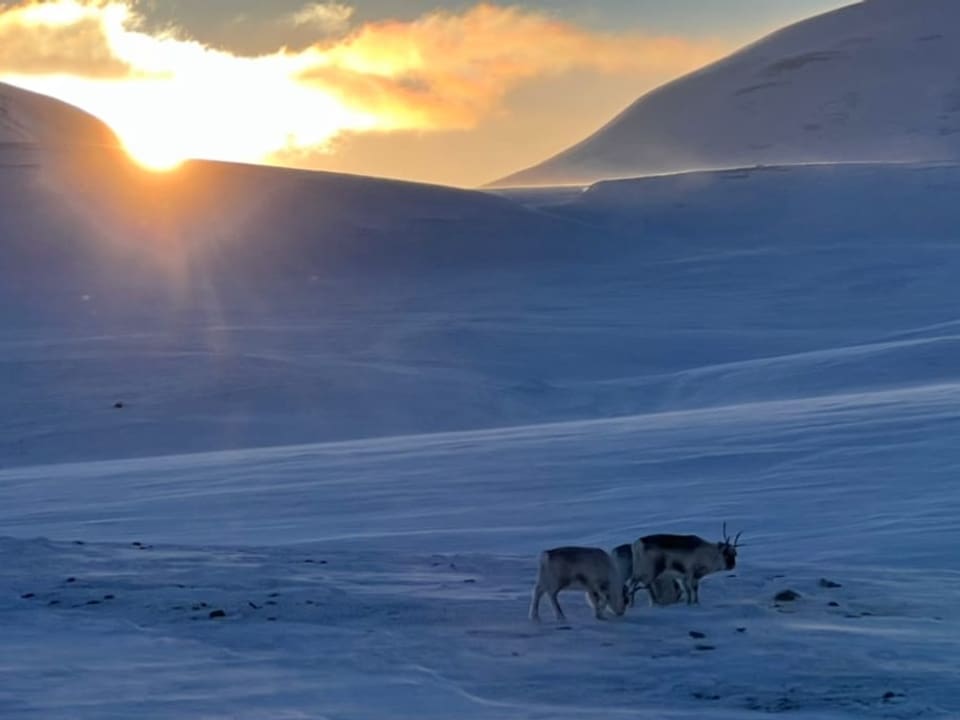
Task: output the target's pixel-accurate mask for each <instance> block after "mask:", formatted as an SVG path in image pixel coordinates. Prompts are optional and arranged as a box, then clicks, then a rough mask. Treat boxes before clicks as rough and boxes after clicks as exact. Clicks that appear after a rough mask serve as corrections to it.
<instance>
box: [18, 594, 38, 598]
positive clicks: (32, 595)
mask: <svg viewBox="0 0 960 720" xmlns="http://www.w3.org/2000/svg"><path fill="white" fill-rule="evenodd" d="M20 597H22V598H23V599H24V600H29V599H30V598H32V597H36V594H34V593H24V594H23V595H21V596H20Z"/></svg>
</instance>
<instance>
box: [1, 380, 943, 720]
mask: <svg viewBox="0 0 960 720" xmlns="http://www.w3.org/2000/svg"><path fill="white" fill-rule="evenodd" d="M958 409H960V384H957V383H948V384H941V385H932V386H929V387H924V388H918V389H904V390H886V391H880V392H873V393H854V394H849V395H844V394H840V395H834V396H829V397H822V398H806V399H801V400H790V401H781V402H767V403H759V404H752V405H751V404H744V405H734V406H728V407H722V408H715V409H709V410H693V411H688V412H672V413H663V414H650V415H641V416H636V417H629V418H620V419H616V420H599V421H590V422H578V423H564V424H552V425H545V426H532V427H525V428H517V429H507V430H491V431H481V432H468V433H451V434H443V435H430V436H420V437H408V438H388V439H380V440H371V441H362V442H350V443H340V444H328V445H311V446H300V447H291V448H278V449H269V450H249V451H236V452H225V453H216V454H207V455H195V456H181V457H172V458H165V459H144V460H131V461H119V462H118V461H114V462H106V463H85V464H79V465H64V466H42V467H35V468H24V469H20V470H10V471H6V472H4V473H2V474H0V527H3V528H5V531H6V532H7V533H9V534H13V535H15V536H18V537H22V538H29V537H35V536H37V535H43V536H47V537H51V538H58V540H57V541H56V542H53V541H46V540H12V539H8V540H4V541H2V543H0V548H2V552H3V556H4V558H5V560H4V563H3V565H2V567H0V597H2V598H3V600H2V608H0V612H2V613H3V614H4V616H5V623H4V624H5V626H6V628H5V631H4V634H3V641H2V642H3V644H4V648H5V652H4V657H5V658H6V659H5V661H4V662H3V663H2V664H0V714H2V715H3V716H4V717H11V718H13V717H38V718H40V717H42V718H60V717H62V718H68V717H129V716H131V715H136V716H138V717H143V718H153V717H181V716H183V717H249V718H260V717H309V718H321V717H324V718H325V717H330V718H375V717H390V718H403V717H421V718H450V717H469V718H502V717H517V718H520V717H524V718H539V717H543V718H546V717H558V716H559V717H584V718H585V717H595V716H596V715H597V714H600V715H602V716H604V717H619V716H624V717H650V718H663V717H676V718H743V717H764V716H767V715H773V714H776V713H780V712H787V711H790V713H791V715H793V716H796V717H805V718H850V717H864V718H866V717H889V718H908V717H931V718H932V717H941V718H949V717H956V716H957V713H958V712H960V686H958V685H957V683H956V662H957V658H958V654H960V611H958V610H957V606H956V602H955V600H956V597H957V593H958V592H960V571H958V570H957V568H956V557H957V555H956V541H957V531H956V518H957V513H958V510H960V503H958V501H957V492H956V472H957V465H958V462H960V451H958V449H957V446H956V442H955V438H956V434H957V431H958V430H960V413H958ZM721 519H727V520H728V521H729V522H730V524H731V526H732V527H734V528H736V529H738V530H739V529H743V530H744V542H745V543H746V545H745V547H744V548H743V551H742V555H741V565H740V567H739V568H738V569H737V570H736V572H734V573H730V574H723V575H718V576H713V577H711V578H709V579H708V580H707V582H706V583H705V586H704V591H703V596H702V603H703V604H702V606H701V607H697V608H692V609H691V608H687V607H678V606H674V607H668V608H656V609H652V608H647V607H642V608H637V609H634V610H631V611H630V612H628V614H627V615H626V616H625V618H624V619H622V620H611V621H609V622H607V623H602V624H600V623H596V622H595V621H594V620H593V619H592V617H591V616H590V614H589V612H588V608H587V607H586V605H585V603H584V602H583V600H582V597H581V596H579V595H578V594H570V595H567V596H561V601H564V599H565V603H564V604H565V605H566V608H567V610H568V612H569V615H570V622H569V624H568V625H558V624H556V623H555V622H554V621H553V620H552V619H545V620H544V622H543V623H542V624H541V625H540V626H536V625H533V624H531V623H529V622H528V621H527V620H526V610H527V602H528V595H529V590H530V586H531V584H532V580H533V576H534V572H535V555H536V552H537V550H538V549H540V548H542V547H545V546H549V545H553V544H557V543H563V542H583V543H597V544H601V545H608V546H609V545H613V544H615V543H619V542H621V541H626V540H630V539H632V538H634V537H635V536H636V535H638V534H640V533H642V532H645V531H649V530H662V529H677V530H690V531H697V532H701V533H703V534H705V535H707V536H711V537H712V536H716V535H718V534H719V523H720V520H721ZM72 539H82V540H83V544H75V543H73V542H71V540H72ZM821 579H824V580H826V581H828V582H827V583H821ZM830 583H836V584H839V585H840V587H824V586H823V585H825V584H830ZM785 589H792V590H795V591H796V592H799V593H800V595H801V598H800V599H799V600H797V601H794V602H790V603H779V604H778V603H776V602H774V595H775V594H776V593H778V592H780V591H782V590H785ZM217 610H222V611H223V612H224V613H225V617H222V618H211V617H210V613H212V612H215V611H217ZM545 617H546V618H549V614H547V615H546V616H545ZM701 634H702V636H701ZM694 636H695V637H694Z"/></svg>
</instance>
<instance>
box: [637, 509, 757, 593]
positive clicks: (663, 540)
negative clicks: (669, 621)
mask: <svg viewBox="0 0 960 720" xmlns="http://www.w3.org/2000/svg"><path fill="white" fill-rule="evenodd" d="M740 535H741V533H737V536H736V537H735V538H733V540H732V541H731V540H730V537H729V536H728V535H727V524H726V523H724V524H723V540H721V541H720V542H716V543H713V542H710V541H709V540H704V539H703V538H702V537H698V536H696V535H647V536H645V537H642V538H640V539H639V540H637V541H636V542H635V543H634V544H633V575H632V577H631V581H632V582H633V583H635V584H637V583H640V584H645V585H646V586H647V587H650V586H651V585H652V584H653V583H654V582H655V581H656V579H657V578H658V577H660V576H661V575H664V574H666V575H672V576H674V577H676V578H678V579H679V580H680V584H681V585H682V586H683V592H684V594H685V595H686V596H687V604H688V605H693V604H699V602H700V579H701V578H703V577H704V576H706V575H709V574H711V573H715V572H721V571H723V570H733V569H734V568H735V567H736V565H737V547H738V541H739V539H740Z"/></svg>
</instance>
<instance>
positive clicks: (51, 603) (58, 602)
mask: <svg viewBox="0 0 960 720" xmlns="http://www.w3.org/2000/svg"><path fill="white" fill-rule="evenodd" d="M59 604H60V601H59V600H51V601H50V602H48V603H47V605H59Z"/></svg>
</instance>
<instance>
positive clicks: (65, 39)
mask: <svg viewBox="0 0 960 720" xmlns="http://www.w3.org/2000/svg"><path fill="white" fill-rule="evenodd" d="M111 15H113V17H111ZM116 19H117V16H116V10H113V11H111V10H110V9H109V7H108V6H107V5H105V4H93V3H91V4H89V5H79V4H62V5H61V4H44V3H37V2H30V3H22V4H20V5H15V6H13V7H11V8H7V9H4V8H3V7H0V69H2V70H4V71H6V72H11V73H23V74H29V75H44V74H48V73H58V72H73V73H77V74H79V75H84V76H87V77H120V76H123V75H126V74H128V73H129V72H130V67H129V66H128V65H127V64H126V63H124V62H122V61H121V60H119V59H118V58H117V57H116V56H115V55H114V54H113V51H112V50H111V48H110V43H109V40H108V38H107V29H106V27H105V26H106V25H107V24H108V23H110V22H115V21H116Z"/></svg>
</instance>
